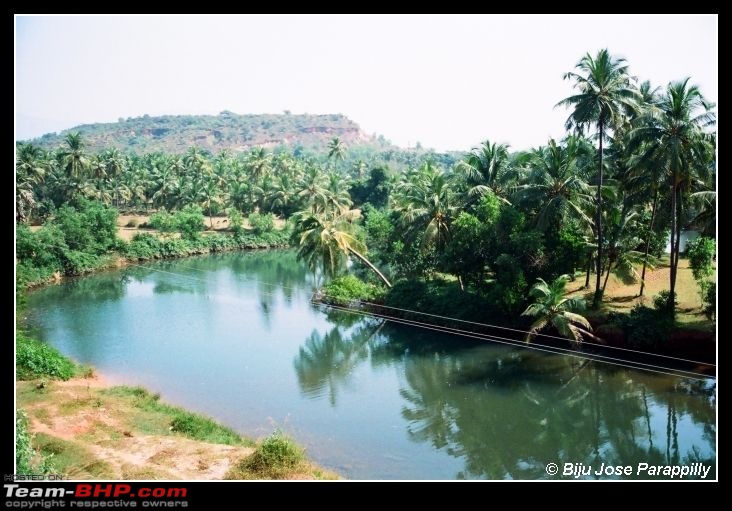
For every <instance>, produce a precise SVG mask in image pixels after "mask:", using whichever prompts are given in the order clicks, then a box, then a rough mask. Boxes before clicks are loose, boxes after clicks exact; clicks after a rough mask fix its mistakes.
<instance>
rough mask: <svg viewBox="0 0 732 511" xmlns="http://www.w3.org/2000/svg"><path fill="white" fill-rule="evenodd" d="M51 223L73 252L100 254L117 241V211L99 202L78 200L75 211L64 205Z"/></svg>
mask: <svg viewBox="0 0 732 511" xmlns="http://www.w3.org/2000/svg"><path fill="white" fill-rule="evenodd" d="M53 224H55V225H57V226H58V228H59V229H60V231H61V232H62V233H63V236H64V240H65V241H66V245H68V247H69V248H70V249H72V250H78V251H81V252H88V253H91V254H102V253H104V252H107V251H109V250H110V249H112V248H113V247H114V246H115V244H116V242H117V210H116V209H112V208H108V207H107V206H105V205H103V204H101V203H99V202H92V201H86V200H81V201H79V202H78V204H77V206H76V208H74V207H72V206H63V207H62V208H60V209H59V210H58V211H57V212H56V216H55V218H54V220H53Z"/></svg>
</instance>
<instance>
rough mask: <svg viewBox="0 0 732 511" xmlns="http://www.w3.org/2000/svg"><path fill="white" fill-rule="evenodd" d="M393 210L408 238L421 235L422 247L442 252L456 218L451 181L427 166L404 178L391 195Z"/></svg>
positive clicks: (430, 166) (432, 167)
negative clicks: (432, 247)
mask: <svg viewBox="0 0 732 511" xmlns="http://www.w3.org/2000/svg"><path fill="white" fill-rule="evenodd" d="M394 209H396V210H397V211H399V212H400V213H401V216H402V222H403V223H404V224H405V226H406V229H407V230H408V231H409V234H410V235H411V236H415V235H416V234H419V233H422V234H423V237H422V245H423V247H427V246H430V245H434V246H436V247H437V248H438V249H443V248H444V247H445V245H447V242H448V241H449V240H450V224H451V222H452V220H453V218H454V217H455V216H456V215H457V211H458V208H457V204H456V197H455V191H454V186H453V182H452V179H451V178H450V176H448V175H446V174H445V173H444V172H443V171H442V170H440V169H438V168H436V167H434V166H433V165H432V164H431V163H430V162H427V163H425V164H424V165H422V167H420V168H419V169H417V170H413V171H411V172H410V173H408V174H407V175H405V177H404V179H403V180H402V182H401V183H400V184H399V185H398V186H397V188H396V190H395V193H394Z"/></svg>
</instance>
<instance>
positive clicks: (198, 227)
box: [175, 206, 206, 240]
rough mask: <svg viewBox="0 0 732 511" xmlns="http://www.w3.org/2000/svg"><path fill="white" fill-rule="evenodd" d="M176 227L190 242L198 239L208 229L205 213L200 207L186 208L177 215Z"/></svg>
mask: <svg viewBox="0 0 732 511" xmlns="http://www.w3.org/2000/svg"><path fill="white" fill-rule="evenodd" d="M175 227H176V229H177V230H178V232H180V234H181V236H183V237H184V238H186V239H188V240H195V239H198V237H199V236H200V233H201V232H202V231H203V229H204V228H205V227H206V225H205V223H204V218H203V211H202V210H201V208H200V207H198V206H186V207H185V208H183V209H182V210H181V211H178V212H177V213H176V214H175Z"/></svg>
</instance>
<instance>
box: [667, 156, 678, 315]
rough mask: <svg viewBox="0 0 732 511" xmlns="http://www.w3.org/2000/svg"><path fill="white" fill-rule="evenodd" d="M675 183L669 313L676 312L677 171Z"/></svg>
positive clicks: (673, 192)
mask: <svg viewBox="0 0 732 511" xmlns="http://www.w3.org/2000/svg"><path fill="white" fill-rule="evenodd" d="M673 183H674V184H673V185H672V186H671V268H670V271H669V275H670V282H669V291H670V293H671V295H670V296H669V303H668V308H669V313H670V314H671V315H673V314H674V298H673V297H674V296H675V295H674V293H675V292H676V265H675V264H674V257H675V255H676V229H677V223H678V222H677V221H676V220H677V219H676V172H675V171H674V175H673Z"/></svg>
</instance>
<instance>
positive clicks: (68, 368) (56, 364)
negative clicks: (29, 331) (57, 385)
mask: <svg viewBox="0 0 732 511" xmlns="http://www.w3.org/2000/svg"><path fill="white" fill-rule="evenodd" d="M15 346H16V348H15V349H16V352H15V369H16V376H17V378H18V379H20V380H32V379H34V378H40V377H44V376H47V377H51V378H60V379H62V380H68V379H69V378H71V377H72V376H74V371H75V366H74V363H73V362H71V361H70V360H69V359H67V358H66V357H64V356H63V355H61V353H59V352H58V350H56V349H55V348H53V347H51V346H49V345H48V344H46V343H43V342H40V341H37V340H35V339H31V338H29V337H28V336H27V335H26V334H25V333H24V332H18V333H17V336H16V344H15Z"/></svg>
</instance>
